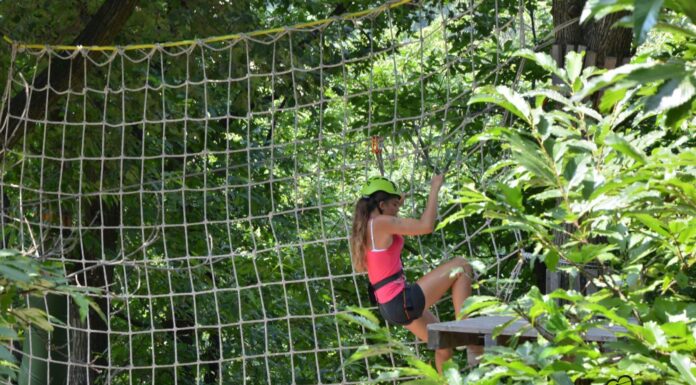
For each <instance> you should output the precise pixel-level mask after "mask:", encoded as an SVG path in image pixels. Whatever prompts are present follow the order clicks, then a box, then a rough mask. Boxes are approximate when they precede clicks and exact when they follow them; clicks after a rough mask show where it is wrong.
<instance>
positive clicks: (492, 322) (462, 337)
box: [428, 316, 626, 349]
mask: <svg viewBox="0 0 696 385" xmlns="http://www.w3.org/2000/svg"><path fill="white" fill-rule="evenodd" d="M510 319H512V317H506V316H489V317H474V318H468V319H465V320H459V321H451V322H440V323H433V324H430V325H428V347H429V348H431V349H441V348H452V347H456V346H463V345H483V344H485V342H486V336H491V335H492V334H493V329H494V328H495V327H496V326H499V325H502V324H504V323H506V322H508V321H509V320H510ZM605 329H608V330H605ZM624 331H626V329H624V328H622V327H619V326H611V327H607V328H602V329H600V328H592V329H590V330H588V332H587V333H586V334H585V336H584V338H585V341H596V342H607V341H616V336H615V333H616V332H624ZM515 335H518V336H519V338H520V340H523V341H524V340H531V339H536V337H537V331H536V329H534V328H532V327H530V325H529V323H528V322H527V321H524V320H516V321H515V322H513V323H511V324H510V325H508V327H506V328H505V330H503V331H501V332H500V334H499V336H498V338H497V341H496V342H497V343H500V342H501V341H506V340H508V339H509V338H510V337H512V336H515ZM488 338H489V339H490V337H488Z"/></svg>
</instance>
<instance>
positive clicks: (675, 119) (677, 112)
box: [665, 97, 696, 127]
mask: <svg viewBox="0 0 696 385" xmlns="http://www.w3.org/2000/svg"><path fill="white" fill-rule="evenodd" d="M694 104H696V97H693V98H691V100H689V101H688V102H686V103H684V104H682V105H681V106H678V107H675V108H672V109H670V110H669V111H667V114H666V115H665V125H667V126H668V127H677V126H678V125H679V124H680V123H681V122H682V121H683V120H684V119H686V118H687V117H688V116H689V115H690V114H689V113H690V112H691V111H693V109H694Z"/></svg>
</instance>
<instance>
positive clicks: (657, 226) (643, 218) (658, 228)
mask: <svg viewBox="0 0 696 385" xmlns="http://www.w3.org/2000/svg"><path fill="white" fill-rule="evenodd" d="M629 216H631V217H633V218H636V219H637V220H639V221H640V222H641V223H643V224H644V225H645V226H647V227H648V228H650V229H651V230H652V231H654V232H656V233H658V234H660V235H661V236H663V237H666V238H667V237H669V236H670V234H669V231H667V230H666V226H665V224H664V223H662V222H661V221H660V220H659V219H657V218H655V217H654V216H652V215H648V214H629Z"/></svg>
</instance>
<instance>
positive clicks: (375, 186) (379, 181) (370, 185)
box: [360, 176, 401, 197]
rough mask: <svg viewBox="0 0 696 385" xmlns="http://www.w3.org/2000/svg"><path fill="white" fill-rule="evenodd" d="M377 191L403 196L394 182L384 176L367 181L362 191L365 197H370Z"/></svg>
mask: <svg viewBox="0 0 696 385" xmlns="http://www.w3.org/2000/svg"><path fill="white" fill-rule="evenodd" d="M377 191H384V192H385V193H387V194H392V195H401V194H400V193H399V192H398V189H397V188H396V185H395V184H394V182H392V181H390V180H389V179H387V178H385V177H382V176H373V177H371V178H370V179H368V180H367V183H365V186H363V188H362V190H360V194H362V196H363V197H368V196H370V195H372V194H374V193H375V192H377Z"/></svg>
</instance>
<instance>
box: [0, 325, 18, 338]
mask: <svg viewBox="0 0 696 385" xmlns="http://www.w3.org/2000/svg"><path fill="white" fill-rule="evenodd" d="M17 338H19V336H17V332H16V331H14V330H13V329H10V328H7V327H4V326H0V339H2V340H16V339H17Z"/></svg>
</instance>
